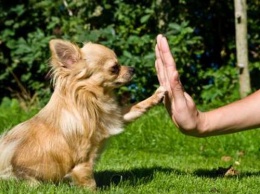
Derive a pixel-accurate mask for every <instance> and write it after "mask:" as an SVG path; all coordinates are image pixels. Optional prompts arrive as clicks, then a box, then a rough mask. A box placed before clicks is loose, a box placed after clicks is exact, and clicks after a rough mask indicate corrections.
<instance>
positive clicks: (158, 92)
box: [154, 86, 166, 103]
mask: <svg viewBox="0 0 260 194" xmlns="http://www.w3.org/2000/svg"><path fill="white" fill-rule="evenodd" d="M165 93H166V89H165V88H164V87H163V86H160V87H159V88H158V89H157V90H156V91H155V93H154V96H155V97H156V102H157V103H159V102H162V100H163V98H164V96H165Z"/></svg>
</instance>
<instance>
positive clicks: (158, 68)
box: [155, 44, 166, 86]
mask: <svg viewBox="0 0 260 194" xmlns="http://www.w3.org/2000/svg"><path fill="white" fill-rule="evenodd" d="M155 55H156V60H155V69H156V72H157V78H158V80H159V83H160V85H161V86H165V82H166V77H165V73H164V69H163V64H162V60H161V57H160V54H159V50H158V45H157V44H156V46H155Z"/></svg>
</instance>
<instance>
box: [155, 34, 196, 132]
mask: <svg viewBox="0 0 260 194" xmlns="http://www.w3.org/2000/svg"><path fill="white" fill-rule="evenodd" d="M155 53H156V62H155V67H156V71H157V77H158V80H159V83H160V85H161V86H163V87H164V88H165V89H166V90H167V94H166V95H165V99H164V103H165V106H166V109H167V111H168V113H169V115H170V116H171V118H172V120H173V122H174V123H175V124H176V125H177V127H178V128H179V129H180V130H181V131H182V132H183V133H186V134H190V135H192V134H193V133H198V131H197V130H198V127H199V125H200V117H201V113H200V112H199V111H198V110H197V108H196V105H195V103H194V101H193V99H192V98H191V96H190V95H189V94H187V93H186V92H184V89H183V87H182V84H181V81H180V79H179V73H178V71H177V69H176V64H175V61H174V58H173V56H172V54H171V51H170V48H169V45H168V42H167V39H166V38H165V37H163V36H162V35H161V34H160V35H158V36H157V44H156V47H155Z"/></svg>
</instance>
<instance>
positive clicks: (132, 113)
mask: <svg viewBox="0 0 260 194" xmlns="http://www.w3.org/2000/svg"><path fill="white" fill-rule="evenodd" d="M165 92H166V90H165V89H164V87H162V86H160V87H159V88H158V89H157V90H156V91H155V93H154V94H153V95H152V96H150V97H149V98H147V99H145V100H143V101H141V102H139V103H137V104H135V105H133V106H130V107H125V108H123V115H124V116H123V119H124V122H131V121H133V120H135V119H137V118H138V117H140V116H141V115H143V114H144V113H145V112H146V111H147V110H148V109H149V108H151V107H153V106H154V105H156V104H158V103H159V102H161V100H162V99H163V97H164V94H165Z"/></svg>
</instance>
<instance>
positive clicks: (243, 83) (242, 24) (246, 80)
mask: <svg viewBox="0 0 260 194" xmlns="http://www.w3.org/2000/svg"><path fill="white" fill-rule="evenodd" d="M234 4H235V23H236V52H237V67H238V68H239V85H240V97H241V98H243V97H245V96H247V95H248V94H249V93H250V92H251V84H250V76H249V70H248V48H247V13H246V11H247V4H246V0H234Z"/></svg>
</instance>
